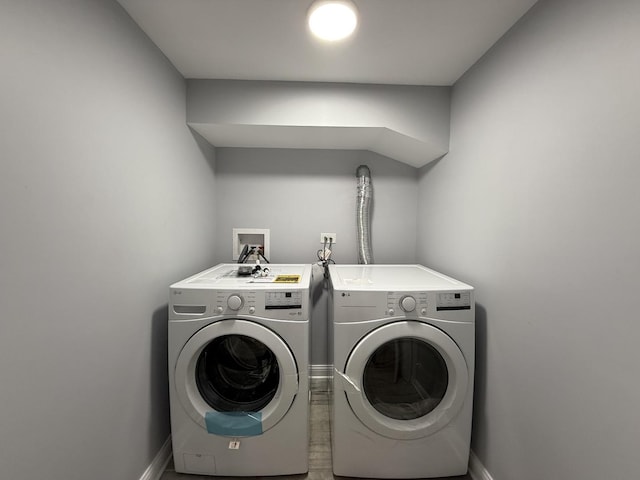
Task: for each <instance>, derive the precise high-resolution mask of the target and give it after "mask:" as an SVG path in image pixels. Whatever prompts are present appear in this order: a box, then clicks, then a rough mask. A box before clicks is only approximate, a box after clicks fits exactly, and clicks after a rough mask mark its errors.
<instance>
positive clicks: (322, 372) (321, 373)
mask: <svg viewBox="0 0 640 480" xmlns="http://www.w3.org/2000/svg"><path fill="white" fill-rule="evenodd" d="M332 369H333V365H311V366H310V367H309V376H310V377H311V378H326V377H330V376H331V370H332Z"/></svg>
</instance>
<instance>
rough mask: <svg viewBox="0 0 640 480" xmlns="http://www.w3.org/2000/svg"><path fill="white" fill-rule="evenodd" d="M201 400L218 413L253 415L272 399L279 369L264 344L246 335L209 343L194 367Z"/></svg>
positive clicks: (228, 336) (227, 336)
mask: <svg viewBox="0 0 640 480" xmlns="http://www.w3.org/2000/svg"><path fill="white" fill-rule="evenodd" d="M195 375H196V385H197V387H198V391H199V392H200V395H202V398H203V399H204V400H205V401H206V402H207V404H209V406H210V407H212V408H213V409H215V410H217V411H219V412H257V411H260V410H261V409H263V408H264V407H265V406H266V405H267V404H268V403H269V402H270V401H271V400H272V399H273V397H274V396H275V394H276V392H277V390H278V385H279V383H280V369H279V367H278V360H277V358H276V356H275V354H274V353H273V352H272V351H271V350H270V349H269V347H267V346H266V345H265V344H264V343H262V342H261V341H259V340H256V339H255V338H252V337H249V336H246V335H223V336H220V337H216V338H215V339H213V340H212V341H211V342H210V343H209V344H208V345H207V346H206V347H205V348H204V349H203V350H202V352H201V353H200V356H199V357H198V361H197V363H196V370H195Z"/></svg>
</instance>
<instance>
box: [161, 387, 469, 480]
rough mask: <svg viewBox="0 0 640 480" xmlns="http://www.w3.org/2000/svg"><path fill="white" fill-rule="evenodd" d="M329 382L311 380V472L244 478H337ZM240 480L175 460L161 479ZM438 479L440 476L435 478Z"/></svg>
mask: <svg viewBox="0 0 640 480" xmlns="http://www.w3.org/2000/svg"><path fill="white" fill-rule="evenodd" d="M326 386H327V385H326V382H323V381H322V380H319V381H316V379H313V380H312V382H311V439H310V441H309V442H310V443H309V472H308V473H305V474H303V475H283V476H276V477H244V478H260V479H264V480H333V479H334V478H345V479H346V477H336V476H334V475H333V471H332V469H331V431H330V426H329V394H328V392H327V388H326ZM213 478H215V479H220V480H223V479H228V480H238V479H237V477H211V476H207V475H191V474H183V473H177V472H176V471H175V470H174V467H173V461H171V462H169V465H168V466H167V469H166V470H165V471H164V473H163V474H162V476H161V477H160V480H211V479H213ZM433 480H438V479H433ZM442 480H471V477H470V476H469V475H464V476H462V477H447V478H446V479H442Z"/></svg>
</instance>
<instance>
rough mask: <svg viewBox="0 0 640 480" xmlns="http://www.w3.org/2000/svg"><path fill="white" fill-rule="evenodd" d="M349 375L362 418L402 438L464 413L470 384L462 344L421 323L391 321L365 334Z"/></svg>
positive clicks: (354, 404)
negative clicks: (463, 406)
mask: <svg viewBox="0 0 640 480" xmlns="http://www.w3.org/2000/svg"><path fill="white" fill-rule="evenodd" d="M344 376H345V382H346V384H345V385H346V387H345V390H346V392H347V399H348V401H349V405H350V406H351V408H352V410H353V412H354V413H355V415H356V416H357V417H358V418H359V419H360V421H361V422H362V423H364V424H365V425H366V426H367V427H369V428H370V429H371V430H373V431H374V432H376V433H378V434H380V435H383V436H386V437H389V438H394V439H401V440H405V439H416V438H421V437H425V436H428V435H431V434H433V433H435V432H437V431H438V430H440V429H441V428H443V427H444V426H446V425H447V424H448V423H449V422H450V421H451V420H452V419H453V418H454V417H455V416H456V415H457V413H458V412H459V411H460V408H461V407H462V405H463V403H464V401H465V396H466V393H467V388H468V382H469V374H468V371H467V364H466V362H465V359H464V356H463V354H462V352H461V351H460V349H459V348H458V346H457V344H456V343H455V342H454V341H453V340H452V339H451V338H449V336H448V335H446V334H445V333H444V332H442V331H441V330H439V329H438V328H436V327H433V326H431V325H428V324H425V323H421V322H416V321H401V322H396V323H390V324H387V325H384V326H382V327H380V328H378V329H376V330H374V331H372V332H371V333H369V334H368V335H367V336H365V337H364V338H362V339H361V340H360V342H358V343H357V345H356V346H355V348H354V349H353V351H352V352H351V355H350V356H349V358H348V360H347V364H346V368H345V375H344Z"/></svg>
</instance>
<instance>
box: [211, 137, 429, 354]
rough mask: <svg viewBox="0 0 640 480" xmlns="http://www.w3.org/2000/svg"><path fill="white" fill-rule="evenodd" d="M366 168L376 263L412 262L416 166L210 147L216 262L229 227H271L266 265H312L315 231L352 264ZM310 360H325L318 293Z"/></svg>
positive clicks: (227, 247)
mask: <svg viewBox="0 0 640 480" xmlns="http://www.w3.org/2000/svg"><path fill="white" fill-rule="evenodd" d="M361 164H366V165H368V166H369V168H370V169H371V176H372V185H373V195H374V198H373V201H372V204H371V238H372V242H371V243H372V250H373V257H374V260H375V262H376V263H415V261H416V233H417V230H416V221H415V219H416V215H417V202H418V181H417V170H416V169H415V168H413V167H410V166H408V165H405V164H403V163H399V162H396V161H395V160H392V159H390V158H387V157H383V156H381V155H378V154H375V153H372V152H367V151H351V150H294V149H264V148H256V149H251V148H218V149H216V242H215V243H216V249H215V260H216V262H229V261H231V255H232V243H231V242H232V229H233V227H240V228H245V227H248V228H268V229H270V230H271V232H270V233H271V235H270V241H271V258H270V259H269V260H271V261H272V262H274V263H313V262H315V261H317V257H316V252H317V251H318V249H320V248H321V246H322V245H321V244H320V232H333V233H336V234H337V239H338V243H337V244H336V245H335V248H334V249H333V252H334V254H333V257H332V258H334V259H335V261H336V262H338V263H357V261H358V259H357V250H356V216H355V213H356V177H355V173H356V168H357V167H358V165H361ZM316 293H317V296H316V298H315V305H314V309H313V312H312V337H313V342H312V352H311V363H312V364H314V365H324V364H326V363H327V357H326V338H327V336H326V321H327V317H326V297H325V296H324V294H320V292H316Z"/></svg>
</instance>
